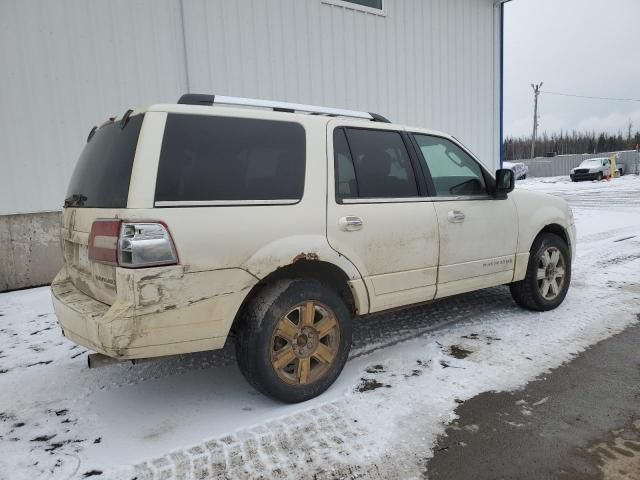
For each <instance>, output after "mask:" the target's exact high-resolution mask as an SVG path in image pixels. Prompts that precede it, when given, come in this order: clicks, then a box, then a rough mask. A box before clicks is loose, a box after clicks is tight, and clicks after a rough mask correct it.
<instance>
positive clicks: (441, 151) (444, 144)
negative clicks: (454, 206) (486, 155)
mask: <svg viewBox="0 0 640 480" xmlns="http://www.w3.org/2000/svg"><path fill="white" fill-rule="evenodd" d="M415 139H416V141H417V142H418V146H419V147H420V151H421V152H422V155H423V157H424V160H425V162H426V164H427V168H428V169H429V172H430V173H431V178H432V179H433V183H434V186H435V189H436V194H437V195H438V196H452V195H453V196H458V195H486V194H487V188H486V185H485V181H484V176H483V174H482V168H481V167H480V165H479V164H478V162H476V161H475V160H474V159H473V158H471V157H470V156H469V155H468V154H467V153H465V151H464V150H462V149H461V148H460V147H458V146H457V145H456V144H455V143H453V142H451V141H450V140H447V139H446V138H441V137H432V136H429V135H415Z"/></svg>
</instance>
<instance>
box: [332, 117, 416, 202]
mask: <svg viewBox="0 0 640 480" xmlns="http://www.w3.org/2000/svg"><path fill="white" fill-rule="evenodd" d="M334 152H335V165H336V195H337V197H338V198H406V197H415V196H418V187H417V184H416V179H415V175H414V173H413V167H412V165H411V160H410V158H409V154H408V152H407V149H406V147H405V144H404V141H403V140H402V136H401V135H400V133H398V132H392V131H387V130H368V129H359V128H346V129H344V130H343V129H337V130H335V131H334Z"/></svg>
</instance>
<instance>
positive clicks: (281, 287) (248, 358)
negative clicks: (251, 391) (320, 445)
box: [236, 279, 352, 403]
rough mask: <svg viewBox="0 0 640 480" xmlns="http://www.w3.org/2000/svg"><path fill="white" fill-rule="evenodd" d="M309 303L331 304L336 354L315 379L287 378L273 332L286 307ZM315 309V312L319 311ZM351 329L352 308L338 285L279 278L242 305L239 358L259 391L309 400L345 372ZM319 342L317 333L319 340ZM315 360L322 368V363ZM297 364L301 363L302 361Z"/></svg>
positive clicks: (290, 399)
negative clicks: (278, 361)
mask: <svg viewBox="0 0 640 480" xmlns="http://www.w3.org/2000/svg"><path fill="white" fill-rule="evenodd" d="M305 302H313V304H314V305H317V306H321V307H327V308H328V309H330V310H331V311H332V313H333V317H334V318H335V320H336V323H337V327H334V328H337V329H338V331H339V333H338V334H337V335H336V336H335V337H334V341H335V345H334V346H333V348H334V352H336V353H335V356H334V358H333V360H332V362H330V363H328V364H327V365H326V367H325V366H323V367H322V370H324V373H323V374H322V376H321V377H319V378H317V379H316V380H315V381H313V382H311V381H310V382H309V383H305V384H299V383H298V384H295V383H290V382H287V381H285V379H283V378H282V377H281V375H283V373H282V371H283V369H280V370H277V369H276V367H275V366H274V365H272V358H273V357H272V355H275V353H274V352H275V350H274V346H273V345H274V338H276V337H274V335H276V334H275V331H276V326H277V325H278V323H279V322H280V321H281V319H283V317H285V316H286V315H287V312H289V311H290V310H291V309H292V308H295V307H296V306H297V305H300V304H303V303H305ZM313 312H314V316H315V310H313ZM300 315H302V313H300ZM300 321H301V320H298V322H300ZM351 330H352V318H351V313H350V311H349V309H348V308H347V306H346V304H345V302H344V301H343V300H342V298H341V297H340V295H338V293H336V292H335V291H334V290H333V289H331V288H329V287H328V286H326V285H325V284H323V283H320V282H318V281H315V280H304V279H283V280H278V281H276V282H274V283H272V284H270V285H267V286H265V287H264V289H263V290H262V291H260V292H259V293H258V294H257V295H256V296H255V297H254V298H253V299H252V300H250V302H249V303H248V304H247V306H246V307H245V308H244V309H243V314H242V318H241V319H240V324H239V326H238V329H237V332H238V333H237V338H236V358H237V360H238V365H239V367H240V371H241V372H242V374H243V375H244V377H245V378H246V379H247V381H248V382H249V383H250V384H251V385H252V386H253V387H254V388H255V389H256V390H258V391H259V392H261V393H263V394H265V395H267V396H269V397H272V398H274V399H276V400H280V401H282V402H287V403H297V402H304V401H305V400H309V399H311V398H313V397H316V396H318V395H320V394H321V393H322V392H324V391H325V390H326V389H327V388H329V387H330V386H331V384H333V382H334V381H335V380H336V378H337V377H338V375H339V374H340V372H341V371H342V369H343V367H344V365H345V363H346V361H347V357H348V355H349V350H350V349H351ZM332 331H335V330H332ZM305 338H306V337H305ZM320 341H321V340H320V336H318V340H317V342H316V344H317V343H318V342H320ZM294 343H296V342H291V345H293V344H294ZM286 345H287V346H288V345H290V344H289V343H287V344H286ZM297 348H299V347H297ZM314 360H315V358H314ZM296 361H297V360H296ZM315 361H316V364H315V367H316V368H317V367H318V365H319V362H317V360H315ZM297 368H300V366H299V364H298V367H297ZM311 368H313V367H311ZM295 375H298V373H296V374H295Z"/></svg>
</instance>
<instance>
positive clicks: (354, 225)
mask: <svg viewBox="0 0 640 480" xmlns="http://www.w3.org/2000/svg"><path fill="white" fill-rule="evenodd" d="M338 225H339V226H340V230H343V231H345V232H355V231H356V230H362V219H361V218H360V217H355V216H353V215H347V216H346V217H342V218H340V220H338Z"/></svg>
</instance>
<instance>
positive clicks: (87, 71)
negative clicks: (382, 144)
mask: <svg viewBox="0 0 640 480" xmlns="http://www.w3.org/2000/svg"><path fill="white" fill-rule="evenodd" d="M502 3H503V0H353V1H346V0H136V1H133V0H111V1H109V2H98V1H87V0H57V1H55V2H51V1H47V0H27V1H24V0H2V1H1V2H0V85H2V88H0V105H1V107H2V108H1V109H0V166H1V169H0V291H1V290H3V289H8V288H18V287H21V286H27V285H33V284H41V283H46V282H47V281H48V280H49V278H50V276H51V274H52V273H53V271H55V270H56V269H57V267H58V263H57V262H58V260H57V258H58V257H57V255H58V244H57V240H56V236H57V233H56V232H55V229H56V228H55V226H56V222H57V214H55V213H53V214H48V215H45V214H43V213H42V212H56V211H58V210H59V209H60V207H61V203H62V199H63V198H64V193H65V190H66V186H67V182H68V180H69V177H70V175H71V171H72V168H73V166H74V164H75V161H76V158H77V156H78V154H79V152H80V150H81V149H82V147H83V144H84V142H85V139H86V136H87V133H88V132H89V129H90V128H91V127H92V126H93V125H95V124H99V123H101V122H102V121H103V120H105V119H106V118H107V117H108V116H111V115H114V114H117V115H119V114H122V113H123V112H124V111H125V110H126V109H127V108H129V107H131V106H134V105H144V104H149V103H159V102H167V103H168V102H175V101H177V99H178V97H179V96H180V95H181V94H182V93H185V92H196V93H214V94H221V95H233V96H247V97H257V98H266V99H276V100H284V101H290V102H297V103H307V104H318V105H325V106H333V107H342V108H349V109H354V110H365V111H373V112H377V113H380V114H382V115H384V116H386V117H387V118H390V119H391V120H392V121H394V122H404V123H407V124H411V125H416V126H423V127H427V128H433V129H437V130H444V131H447V132H449V133H452V134H454V135H455V136H456V137H458V138H459V139H460V140H461V141H462V142H463V143H465V144H466V145H467V146H468V147H470V148H471V149H472V150H473V151H474V152H475V153H476V154H477V155H478V156H479V157H480V158H481V159H482V160H483V161H484V162H485V163H486V164H487V165H489V166H493V167H497V166H498V165H499V159H500V143H501V61H502V55H501V41H502ZM365 5H367V6H365ZM16 214H29V215H16ZM34 214H35V215H34ZM25 256H27V257H28V258H26V257H25ZM25 265H28V266H29V268H28V269H25Z"/></svg>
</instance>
